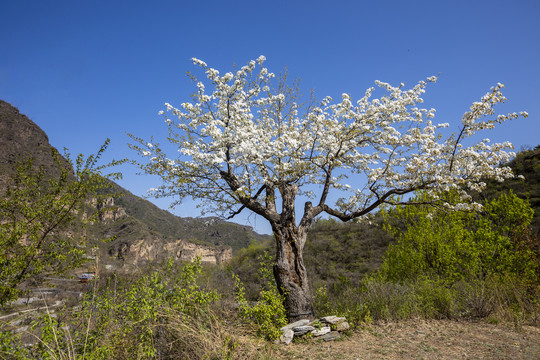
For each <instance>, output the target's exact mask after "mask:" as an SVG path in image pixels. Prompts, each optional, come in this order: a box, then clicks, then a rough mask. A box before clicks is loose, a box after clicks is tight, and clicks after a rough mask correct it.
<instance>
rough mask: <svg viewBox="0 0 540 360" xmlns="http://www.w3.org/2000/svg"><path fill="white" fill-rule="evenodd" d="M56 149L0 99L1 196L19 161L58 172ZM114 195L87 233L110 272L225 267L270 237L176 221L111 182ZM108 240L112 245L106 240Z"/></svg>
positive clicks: (205, 222)
mask: <svg viewBox="0 0 540 360" xmlns="http://www.w3.org/2000/svg"><path fill="white" fill-rule="evenodd" d="M52 149H53V148H52V146H51V145H50V144H49V139H48V137H47V134H45V132H44V131H43V130H42V129H41V128H40V127H39V126H38V125H36V124H35V123H34V122H33V121H31V120H30V119H29V118H28V117H26V116H25V115H23V114H21V113H20V112H19V110H18V109H17V108H15V107H14V106H12V105H10V104H9V103H7V102H5V101H2V100H0V193H1V192H2V191H1V190H2V188H3V187H5V185H6V182H7V181H8V180H9V177H10V176H11V175H12V174H13V173H14V171H15V166H16V164H17V163H18V162H20V161H24V160H26V159H33V161H34V165H35V166H41V167H42V168H44V169H45V170H46V171H47V173H51V174H55V173H58V165H57V162H55V160H54V158H53V156H52ZM65 162H66V166H71V165H70V164H68V162H67V161H65ZM110 194H111V195H110V197H109V198H108V199H107V201H106V204H97V203H95V204H93V206H96V207H103V206H107V208H110V210H107V211H106V212H104V213H103V214H102V215H101V219H100V220H101V221H99V222H97V223H94V224H93V225H92V226H89V227H88V228H87V229H86V234H85V237H86V238H87V241H88V243H89V245H90V246H97V248H98V249H99V254H100V256H99V259H100V260H99V261H100V263H102V264H104V265H106V266H107V267H109V268H118V267H124V268H130V267H132V266H139V265H141V264H144V263H146V262H149V261H155V260H160V259H166V258H169V257H171V256H172V257H174V258H175V259H178V260H191V259H192V258H193V257H194V256H201V258H202V260H203V261H204V262H211V263H221V262H226V261H228V260H229V259H230V258H231V257H232V252H233V251H236V250H237V249H240V248H243V247H247V246H248V245H249V244H250V243H251V242H252V241H254V240H262V239H265V238H268V236H266V235H259V234H257V233H255V232H254V231H253V229H252V228H251V227H249V226H243V225H239V224H236V223H232V222H227V221H224V220H221V219H219V218H216V217H206V218H180V217H177V216H175V215H173V214H171V213H169V212H168V211H165V210H162V209H160V208H158V207H157V206H155V205H154V204H152V203H151V202H149V201H147V200H144V199H142V198H140V197H138V196H135V195H134V194H132V193H130V192H129V191H128V190H126V189H124V188H122V187H120V186H119V185H117V184H115V183H112V182H111V189H110ZM73 231H77V230H76V229H74V230H73ZM105 238H112V239H113V240H112V241H110V242H107V243H105V242H103V241H101V240H102V239H105Z"/></svg>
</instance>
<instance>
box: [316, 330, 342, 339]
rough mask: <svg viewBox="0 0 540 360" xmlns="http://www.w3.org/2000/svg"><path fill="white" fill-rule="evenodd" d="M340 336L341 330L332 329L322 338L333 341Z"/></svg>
mask: <svg viewBox="0 0 540 360" xmlns="http://www.w3.org/2000/svg"><path fill="white" fill-rule="evenodd" d="M339 337H341V335H340V333H339V332H337V331H332V332H329V333H327V334H326V335H323V336H321V339H322V340H324V341H332V340H336V339H338V338H339Z"/></svg>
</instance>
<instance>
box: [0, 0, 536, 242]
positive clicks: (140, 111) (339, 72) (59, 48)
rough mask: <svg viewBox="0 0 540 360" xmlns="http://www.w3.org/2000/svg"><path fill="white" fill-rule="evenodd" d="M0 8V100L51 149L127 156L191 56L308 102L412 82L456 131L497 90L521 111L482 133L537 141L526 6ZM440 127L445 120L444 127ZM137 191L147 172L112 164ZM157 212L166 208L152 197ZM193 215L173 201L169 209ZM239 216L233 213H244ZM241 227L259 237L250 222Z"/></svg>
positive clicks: (182, 93) (182, 82)
mask: <svg viewBox="0 0 540 360" xmlns="http://www.w3.org/2000/svg"><path fill="white" fill-rule="evenodd" d="M1 5H2V6H1V9H2V10H1V13H0V40H1V42H0V98H1V99H3V100H5V101H7V102H10V103H11V104H13V105H14V106H16V107H18V108H19V110H20V111H21V112H22V113H24V114H26V115H28V116H29V117H30V118H31V119H32V120H33V121H35V122H36V123H37V124H38V125H39V126H40V127H41V128H42V129H43V130H44V131H45V132H46V133H47V134H48V135H49V139H50V142H51V144H52V145H53V146H55V147H57V148H59V149H62V148H63V147H67V148H69V150H70V151H71V152H72V153H85V154H90V153H93V152H95V151H96V150H97V149H98V148H99V146H100V145H101V144H102V143H103V141H104V139H105V138H107V137H109V138H111V139H112V145H111V146H110V148H109V156H110V157H115V158H122V157H126V156H133V154H130V152H129V149H128V148H127V145H126V143H127V142H128V137H127V136H126V134H125V132H131V133H133V134H135V135H140V136H142V137H149V136H150V135H158V136H159V135H160V134H163V131H164V130H165V129H164V124H163V120H162V118H161V117H160V116H158V115H157V113H158V111H159V110H163V103H164V102H170V103H171V104H173V105H175V104H176V105H178V104H179V103H180V102H183V101H185V100H187V99H188V96H189V94H190V93H191V92H192V90H193V86H192V83H191V82H190V80H189V79H188V78H187V77H186V76H185V74H186V71H188V70H194V67H193V66H192V65H191V61H190V58H192V57H197V58H200V59H202V60H204V61H206V62H207V63H208V64H209V65H210V66H212V67H215V68H217V69H219V70H220V71H221V72H226V71H229V70H231V68H232V64H233V63H236V64H241V65H243V64H244V63H245V62H247V61H249V60H250V59H255V58H257V57H258V56H259V55H261V54H263V55H265V56H266V57H267V59H268V61H267V63H266V65H267V66H268V67H269V69H270V71H273V72H279V71H280V70H282V69H283V68H284V67H285V66H287V67H288V69H289V73H290V74H291V75H292V76H294V77H300V78H302V80H303V86H304V88H305V89H306V90H309V89H311V88H314V89H315V90H316V94H317V95H318V96H319V97H321V98H322V97H324V96H326V95H330V96H333V97H335V98H339V96H340V94H341V93H343V92H347V93H350V94H351V95H352V96H353V97H354V98H358V97H360V96H362V95H363V93H364V91H365V89H366V88H368V87H371V86H373V81H374V80H381V81H386V82H390V83H393V84H399V83H401V82H405V83H406V85H411V86H412V85H414V83H416V82H417V81H418V80H421V79H424V78H425V77H427V76H430V75H437V74H440V79H439V81H438V82H437V84H436V85H433V86H430V87H429V89H428V93H427V94H426V96H425V97H424V98H425V100H426V102H425V104H424V105H425V106H426V107H434V108H436V109H437V117H436V120H438V121H440V122H449V123H450V124H451V125H454V128H457V126H458V124H459V122H460V119H461V115H462V114H463V113H464V112H465V111H466V110H467V109H468V107H469V106H470V104H471V103H472V102H473V101H476V100H478V99H479V98H480V97H481V96H482V95H484V94H485V93H486V92H487V91H488V90H489V88H490V87H491V86H493V85H495V84H496V83H497V82H502V83H504V84H505V85H506V89H505V92H504V93H505V94H506V96H507V98H508V102H507V103H506V104H504V106H501V107H499V110H500V111H501V112H503V113H504V112H509V111H521V110H525V111H527V112H529V115H530V117H529V118H528V119H525V120H523V119H519V120H517V121H513V122H510V123H507V124H505V125H504V126H503V127H501V128H500V129H498V130H495V131H493V132H491V133H489V134H488V135H487V136H488V137H490V138H491V139H492V140H494V141H503V140H509V141H511V142H512V143H514V144H515V146H516V149H517V150H519V149H520V147H522V146H526V145H529V146H535V145H538V144H539V143H540V141H539V140H540V136H539V134H540V126H539V121H538V118H539V112H540V91H539V88H540V68H539V66H540V65H539V64H540V59H539V55H540V29H539V26H540V21H539V19H540V1H538V0H529V1H521V0H515V1H498V0H489V1H483V0H482V1H476V0H468V1H434V0H430V1H414V0H410V1H394V0H388V1H369V2H367V1H359V0H356V1H353V0H351V1H339V0H336V1H313V0H312V1H294V0H289V1H276V0H274V1H256V0H251V1H208V0H207V1H195V0H192V1H159V0H155V1H135V0H132V1H101V0H96V1H72V0H70V1H56V0H55V1H42V0H39V1H15V0H12V1H7V0H4V1H2V3H1ZM451 127H452V126H451ZM123 171H124V173H125V177H124V180H123V181H121V182H120V184H121V185H122V186H124V187H125V188H127V189H128V190H130V191H132V192H133V193H135V194H137V195H142V194H144V193H145V192H146V190H147V189H148V188H150V187H154V186H156V185H157V179H153V178H150V177H144V176H137V175H135V171H134V170H133V169H123ZM158 204H159V205H160V206H161V207H167V202H164V201H161V202H159V203H158ZM174 212H175V213H176V214H178V215H180V216H196V215H197V210H194V208H193V204H192V203H190V202H187V203H186V204H185V205H184V206H181V207H179V208H177V209H176V210H175V211H174ZM246 215H247V214H246ZM238 221H240V222H245V221H249V222H250V224H251V225H253V226H255V227H256V229H257V230H258V231H261V232H268V231H269V227H268V226H267V225H266V224H265V223H264V221H263V220H261V219H255V218H254V217H251V218H249V219H248V218H247V216H246V217H244V218H239V219H238Z"/></svg>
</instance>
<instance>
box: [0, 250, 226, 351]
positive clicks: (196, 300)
mask: <svg viewBox="0 0 540 360" xmlns="http://www.w3.org/2000/svg"><path fill="white" fill-rule="evenodd" d="M174 270H175V269H174V268H173V263H172V262H169V264H168V266H167V267H166V268H165V269H162V270H157V271H155V272H153V273H151V274H150V275H146V276H142V277H141V278H140V279H139V280H136V281H134V282H133V283H131V284H124V285H122V284H118V282H117V281H116V280H118V279H115V278H114V277H111V278H109V279H108V280H109V281H108V284H107V285H106V286H105V288H104V289H96V290H95V291H94V292H92V293H90V294H87V296H86V298H85V299H84V301H83V302H82V304H81V305H80V307H79V309H77V310H75V309H73V310H72V311H71V312H70V313H69V312H66V313H63V314H60V315H58V316H52V315H51V314H47V315H45V316H44V317H43V318H42V319H41V320H40V321H37V322H36V323H35V324H34V327H35V329H36V330H39V332H40V336H39V339H38V343H37V345H36V346H34V347H32V348H29V349H28V350H24V349H23V348H22V347H21V346H20V345H17V342H16V339H15V337H14V336H12V335H10V334H9V333H7V332H5V331H4V332H2V337H0V340H2V341H1V342H0V346H1V350H2V354H0V355H1V356H2V357H3V358H14V359H35V358H40V359H96V360H97V359H119V360H121V359H130V360H131V359H163V358H172V359H203V358H212V359H214V358H215V359H231V358H233V354H234V351H235V347H236V342H235V341H234V339H233V338H232V337H231V336H230V334H229V333H228V332H227V329H225V328H224V326H223V321H222V319H220V318H219V317H218V316H217V315H216V313H215V311H214V310H212V304H213V303H214V302H216V301H217V300H218V299H219V295H218V294H217V293H216V292H214V291H209V290H204V289H202V288H200V287H199V286H198V285H197V276H198V274H199V272H200V271H201V265H200V261H199V260H197V261H195V262H194V263H188V264H185V265H184V266H182V268H181V269H180V270H179V271H178V270H177V271H176V273H175V271H174ZM120 283H121V281H120Z"/></svg>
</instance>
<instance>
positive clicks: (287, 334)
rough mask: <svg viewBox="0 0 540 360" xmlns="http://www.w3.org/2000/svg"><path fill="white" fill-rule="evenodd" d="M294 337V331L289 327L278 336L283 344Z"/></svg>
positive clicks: (289, 341) (286, 343)
mask: <svg viewBox="0 0 540 360" xmlns="http://www.w3.org/2000/svg"><path fill="white" fill-rule="evenodd" d="M293 338H294V331H292V330H291V329H287V330H285V331H284V332H283V334H282V335H281V336H280V337H279V341H281V342H282V343H283V344H285V345H289V344H290V343H291V341H292V340H293Z"/></svg>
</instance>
